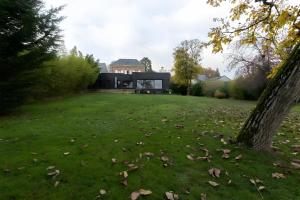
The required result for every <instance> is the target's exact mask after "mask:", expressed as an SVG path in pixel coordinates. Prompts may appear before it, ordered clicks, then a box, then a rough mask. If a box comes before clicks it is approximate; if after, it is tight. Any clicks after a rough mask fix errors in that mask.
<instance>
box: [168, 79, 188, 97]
mask: <svg viewBox="0 0 300 200" xmlns="http://www.w3.org/2000/svg"><path fill="white" fill-rule="evenodd" d="M170 89H171V91H172V93H173V94H180V95H186V94H187V87H186V86H184V85H181V84H178V83H175V82H174V81H171V83H170Z"/></svg>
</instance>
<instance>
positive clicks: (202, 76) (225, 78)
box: [194, 75, 231, 82]
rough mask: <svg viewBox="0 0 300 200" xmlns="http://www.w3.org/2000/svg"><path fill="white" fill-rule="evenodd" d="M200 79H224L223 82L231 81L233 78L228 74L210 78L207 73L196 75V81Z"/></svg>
mask: <svg viewBox="0 0 300 200" xmlns="http://www.w3.org/2000/svg"><path fill="white" fill-rule="evenodd" d="M199 81H222V82H228V81H231V79H230V78H228V77H227V76H220V77H214V78H209V77H207V76H206V75H198V76H197V77H196V80H195V81H194V82H199Z"/></svg>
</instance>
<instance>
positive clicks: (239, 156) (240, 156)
mask: <svg viewBox="0 0 300 200" xmlns="http://www.w3.org/2000/svg"><path fill="white" fill-rule="evenodd" d="M242 157H243V155H242V154H240V155H238V156H237V157H235V160H241V159H242Z"/></svg>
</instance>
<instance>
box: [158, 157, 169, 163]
mask: <svg viewBox="0 0 300 200" xmlns="http://www.w3.org/2000/svg"><path fill="white" fill-rule="evenodd" d="M160 159H161V160H162V161H164V162H168V161H169V158H168V157H167V156H162V157H161V158H160Z"/></svg>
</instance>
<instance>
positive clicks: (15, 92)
mask: <svg viewBox="0 0 300 200" xmlns="http://www.w3.org/2000/svg"><path fill="white" fill-rule="evenodd" d="M62 8H63V7H58V8H51V9H48V10H47V9H45V6H44V4H43V2H42V1H41V0H30V1H28V0H14V1H10V0H2V1H0V63H1V65H0V110H1V111H3V110H4V109H6V108H9V107H11V106H14V105H16V104H19V103H20V102H21V101H22V99H23V97H24V93H26V88H27V87H28V86H29V85H31V84H33V82H34V80H33V79H32V76H31V73H30V72H31V71H32V70H34V69H36V68H38V67H40V66H41V65H42V63H43V62H45V61H47V60H50V59H52V58H53V57H55V56H56V53H57V49H58V48H57V47H58V46H59V45H60V42H61V38H62V36H61V34H60V29H59V27H58V24H59V23H60V22H61V21H62V20H63V17H61V16H59V15H58V13H59V12H60V11H61V10H62Z"/></svg>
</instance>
